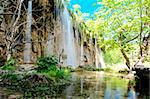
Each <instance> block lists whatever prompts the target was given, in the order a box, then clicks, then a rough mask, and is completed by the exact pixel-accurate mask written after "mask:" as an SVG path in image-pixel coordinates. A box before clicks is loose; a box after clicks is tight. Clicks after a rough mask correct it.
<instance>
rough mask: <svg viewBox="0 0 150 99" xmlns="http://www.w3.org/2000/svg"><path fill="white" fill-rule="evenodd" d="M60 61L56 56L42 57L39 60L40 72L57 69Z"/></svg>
mask: <svg viewBox="0 0 150 99" xmlns="http://www.w3.org/2000/svg"><path fill="white" fill-rule="evenodd" d="M57 63H58V60H57V58H56V57H55V56H53V55H52V56H49V57H40V58H38V59H37V65H38V71H39V72H41V71H48V70H49V69H56V65H57Z"/></svg>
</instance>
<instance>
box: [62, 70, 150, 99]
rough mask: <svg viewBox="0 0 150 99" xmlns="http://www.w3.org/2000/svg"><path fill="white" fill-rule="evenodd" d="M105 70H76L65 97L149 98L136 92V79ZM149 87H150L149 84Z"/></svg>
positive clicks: (88, 98)
mask: <svg viewBox="0 0 150 99" xmlns="http://www.w3.org/2000/svg"><path fill="white" fill-rule="evenodd" d="M124 76H126V75H122V74H121V75H120V74H115V75H113V74H111V73H109V74H108V73H104V72H76V73H73V74H72V84H71V85H70V86H69V87H68V88H67V89H66V90H65V91H64V93H63V98H64V99H149V97H148V96H146V95H141V96H140V93H139V92H136V89H135V88H136V82H135V80H134V79H130V80H129V79H125V78H124ZM147 88H149V87H148V86H147Z"/></svg>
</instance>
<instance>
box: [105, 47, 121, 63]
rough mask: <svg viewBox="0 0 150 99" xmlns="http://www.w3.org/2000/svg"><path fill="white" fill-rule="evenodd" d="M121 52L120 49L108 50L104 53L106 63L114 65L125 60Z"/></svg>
mask: <svg viewBox="0 0 150 99" xmlns="http://www.w3.org/2000/svg"><path fill="white" fill-rule="evenodd" d="M120 54H121V52H120V51H119V49H112V50H108V51H107V53H105V54H104V60H105V63H107V64H110V65H112V64H117V63H121V62H123V57H122V56H121V55H120Z"/></svg>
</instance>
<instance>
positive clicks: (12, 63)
mask: <svg viewBox="0 0 150 99" xmlns="http://www.w3.org/2000/svg"><path fill="white" fill-rule="evenodd" d="M2 69H3V70H15V69H16V60H15V59H9V60H8V61H7V62H6V63H5V65H4V66H3V67H2Z"/></svg>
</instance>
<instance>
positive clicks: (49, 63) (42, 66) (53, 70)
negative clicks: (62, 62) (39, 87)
mask: <svg viewBox="0 0 150 99" xmlns="http://www.w3.org/2000/svg"><path fill="white" fill-rule="evenodd" d="M57 63H58V60H57V58H56V57H55V56H53V55H52V56H49V57H41V58H39V59H38V60H37V65H38V69H37V71H38V72H40V73H42V74H46V75H48V76H49V77H54V78H55V79H56V80H58V79H67V77H68V76H69V75H70V71H71V70H70V69H68V68H58V67H57Z"/></svg>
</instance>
